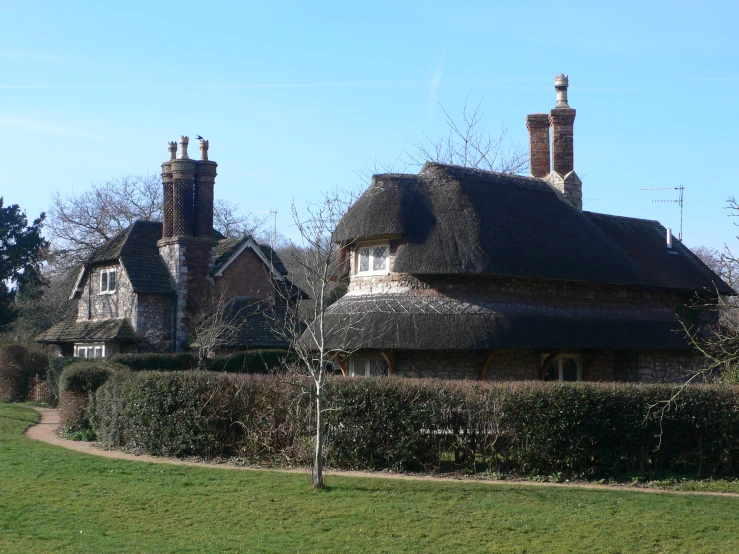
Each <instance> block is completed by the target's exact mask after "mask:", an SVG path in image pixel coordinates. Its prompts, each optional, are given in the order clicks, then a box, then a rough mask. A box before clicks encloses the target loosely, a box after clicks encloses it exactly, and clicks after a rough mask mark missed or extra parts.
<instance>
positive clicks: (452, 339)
mask: <svg viewBox="0 0 739 554" xmlns="http://www.w3.org/2000/svg"><path fill="white" fill-rule="evenodd" d="M324 329H330V330H331V331H329V336H328V341H327V342H328V344H327V346H329V347H331V348H349V349H355V348H376V349H403V350H448V349H495V348H537V349H591V348H593V349H619V350H623V349H626V350H628V349H639V350H643V349H655V350H689V349H690V344H689V343H688V341H687V340H685V337H684V333H682V332H681V331H680V329H681V327H680V324H679V322H678V320H677V319H676V318H675V316H674V314H673V313H671V312H670V310H668V309H667V308H665V307H663V306H661V305H659V304H656V303H652V302H643V303H640V302H636V303H634V302H615V301H614V302H610V303H606V302H592V301H591V302H586V301H573V300H567V299H561V298H541V297H533V296H505V295H497V296H490V297H489V298H486V299H485V300H464V299H457V298H452V297H449V296H443V295H438V296H430V297H424V296H412V295H400V294H388V295H382V296H378V295H373V296H369V295H347V296H344V297H343V298H341V299H340V300H339V301H338V302H336V303H335V304H333V305H331V306H330V307H329V308H328V309H327V310H326V314H325V320H324Z"/></svg>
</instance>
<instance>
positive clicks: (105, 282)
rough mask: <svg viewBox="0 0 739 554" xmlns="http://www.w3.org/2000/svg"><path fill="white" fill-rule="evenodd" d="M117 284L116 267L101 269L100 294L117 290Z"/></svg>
mask: <svg viewBox="0 0 739 554" xmlns="http://www.w3.org/2000/svg"><path fill="white" fill-rule="evenodd" d="M115 286H116V278H115V268H114V267H113V268H110V269H103V270H102V271H100V294H113V293H114V292H115Z"/></svg>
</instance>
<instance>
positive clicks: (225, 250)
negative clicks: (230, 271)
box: [212, 235, 287, 275]
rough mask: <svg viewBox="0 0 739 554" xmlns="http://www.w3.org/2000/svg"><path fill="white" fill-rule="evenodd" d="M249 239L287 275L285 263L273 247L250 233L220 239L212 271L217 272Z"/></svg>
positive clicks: (278, 270)
mask: <svg viewBox="0 0 739 554" xmlns="http://www.w3.org/2000/svg"><path fill="white" fill-rule="evenodd" d="M249 240H251V241H252V242H254V243H255V244H257V245H258V246H259V249H260V250H261V253H262V254H263V255H264V257H265V258H266V259H267V260H268V261H270V262H271V263H272V265H273V266H274V268H275V270H276V271H277V272H278V273H280V274H281V275H287V269H286V268H285V264H283V263H282V260H281V259H280V257H279V256H278V255H277V252H275V251H274V250H272V248H271V247H270V246H269V245H267V244H259V243H257V241H256V240H255V239H254V237H252V236H250V235H245V236H243V237H231V238H227V239H222V240H219V241H218V244H217V245H216V261H215V263H214V264H213V271H212V272H213V273H216V272H217V271H218V270H219V269H220V268H221V266H223V264H225V263H226V262H227V261H228V260H229V259H230V258H231V256H233V255H234V254H235V253H236V252H237V251H238V250H239V248H241V247H242V246H243V245H244V243H245V242H247V241H249Z"/></svg>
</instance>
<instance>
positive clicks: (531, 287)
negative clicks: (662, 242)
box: [347, 240, 718, 325]
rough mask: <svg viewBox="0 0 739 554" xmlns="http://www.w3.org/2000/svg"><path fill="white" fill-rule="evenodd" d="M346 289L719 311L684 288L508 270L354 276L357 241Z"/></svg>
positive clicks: (699, 319) (701, 313) (713, 317)
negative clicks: (543, 276) (536, 275)
mask: <svg viewBox="0 0 739 554" xmlns="http://www.w3.org/2000/svg"><path fill="white" fill-rule="evenodd" d="M399 248H402V242H401V241H399V240H392V241H390V269H391V270H392V268H393V265H394V263H395V256H396V254H397V252H398V249H399ZM348 257H349V264H350V269H349V285H348V288H347V293H349V294H393V293H398V294H411V295H418V296H427V295H435V294H443V295H448V296H452V297H456V298H460V299H466V300H474V299H485V298H486V297H488V296H490V295H491V294H501V293H502V294H510V295H515V296H528V297H531V296H538V297H541V298H552V297H557V298H566V299H569V300H580V301H591V302H611V303H617V304H632V305H636V304H638V305H640V306H646V305H649V304H651V303H657V304H660V305H662V306H665V307H667V308H668V309H670V310H671V311H673V312H675V313H676V314H679V315H680V317H681V319H683V320H685V321H687V322H688V323H690V324H698V325H706V324H708V325H712V324H715V323H717V322H718V312H717V311H716V310H713V309H711V308H710V307H704V308H701V309H700V310H698V311H694V310H692V309H690V308H689V307H690V306H692V304H693V303H694V300H695V299H694V297H693V296H691V295H690V294H689V293H683V292H676V291H669V290H663V289H652V288H647V287H635V286H625V285H608V284H599V283H583V282H577V281H555V280H547V279H536V278H530V277H509V276H494V275H490V276H469V275H462V276H448V275H447V276H423V277H417V276H413V275H408V274H404V273H396V272H393V271H391V272H390V273H389V274H387V275H372V276H358V275H357V274H356V263H357V256H356V247H352V248H350V249H349V252H348Z"/></svg>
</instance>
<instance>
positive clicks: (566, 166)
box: [549, 108, 575, 177]
mask: <svg viewBox="0 0 739 554" xmlns="http://www.w3.org/2000/svg"><path fill="white" fill-rule="evenodd" d="M549 122H550V123H551V125H552V171H556V172H557V173H559V174H560V175H561V176H562V177H564V176H565V175H567V174H568V173H569V172H570V171H572V170H573V169H575V153H574V148H573V147H574V142H575V135H574V127H575V110H573V109H571V108H555V109H553V110H552V111H551V112H549Z"/></svg>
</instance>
